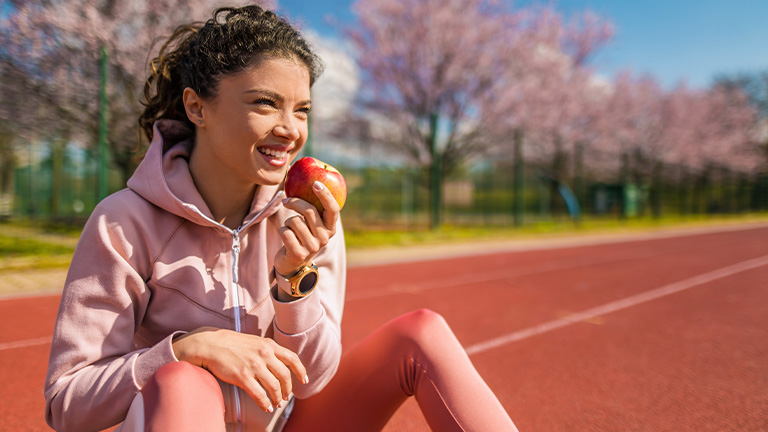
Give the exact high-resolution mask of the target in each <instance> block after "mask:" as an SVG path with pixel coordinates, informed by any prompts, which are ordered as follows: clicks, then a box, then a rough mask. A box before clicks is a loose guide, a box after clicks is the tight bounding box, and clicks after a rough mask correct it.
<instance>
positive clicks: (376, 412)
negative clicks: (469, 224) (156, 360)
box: [142, 309, 517, 432]
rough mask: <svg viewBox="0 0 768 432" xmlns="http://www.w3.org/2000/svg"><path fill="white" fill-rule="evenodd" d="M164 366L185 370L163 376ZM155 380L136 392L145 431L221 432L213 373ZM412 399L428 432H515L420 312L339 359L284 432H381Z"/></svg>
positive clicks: (428, 314)
mask: <svg viewBox="0 0 768 432" xmlns="http://www.w3.org/2000/svg"><path fill="white" fill-rule="evenodd" d="M172 365H176V366H172ZM169 367H170V368H176V369H179V368H184V369H189V370H191V371H190V373H188V374H173V373H169V374H166V373H165V372H166V369H169ZM155 375H156V377H153V380H151V381H150V384H148V385H147V386H145V388H144V389H142V395H143V397H144V405H145V413H146V414H145V415H146V423H145V424H146V430H147V431H153V430H185V431H195V430H199V431H212V430H223V428H224V421H223V417H224V416H223V412H224V403H223V399H222V396H221V391H220V389H219V386H218V384H217V382H216V380H215V379H214V378H213V376H212V375H210V374H209V373H208V372H206V371H204V370H203V369H200V368H194V367H191V368H187V367H186V366H183V365H181V366H180V365H179V364H178V363H173V364H171V365H167V366H165V367H163V368H161V369H160V371H158V373H157V374H155ZM190 375H193V376H194V377H192V378H191V377H190ZM167 376H171V377H173V376H181V377H183V379H174V378H170V379H168V378H166V377H167ZM197 377H199V378H200V380H203V381H207V382H206V383H195V385H198V387H197V388H196V390H195V391H194V393H192V394H195V398H185V399H192V400H189V402H185V403H183V404H179V403H178V402H179V399H178V398H179V397H180V396H182V395H184V394H187V395H188V394H190V392H189V391H188V388H189V384H190V382H189V380H190V379H193V380H197ZM155 378H157V379H155ZM199 386H202V387H204V388H206V389H210V390H211V391H210V392H208V391H200V387H199ZM206 394H207V396H206ZM410 396H415V397H416V401H417V402H418V404H419V407H420V408H421V410H422V413H423V414H424V418H426V420H427V422H428V423H429V426H430V428H431V429H432V430H434V431H478V432H479V431H517V428H516V427H515V425H514V424H513V423H512V420H511V419H510V418H509V416H508V415H507V413H506V411H504V408H503V407H502V405H501V403H500V402H499V401H498V399H497V398H496V396H495V395H494V394H493V392H492V391H491V389H490V388H488V385H486V383H485V382H484V381H483V379H482V378H481V377H480V375H479V374H478V373H477V371H476V370H475V368H474V366H473V365H472V363H471V362H470V360H469V357H468V356H467V354H466V352H465V351H464V349H463V348H462V347H461V344H460V343H459V341H458V339H456V336H455V335H454V334H453V332H452V331H451V329H450V327H448V324H447V323H446V322H445V320H444V319H443V318H442V317H441V316H440V315H438V314H436V313H434V312H432V311H429V310H426V309H420V310H417V311H415V312H411V313H409V314H406V315H403V316H400V317H398V318H396V319H394V320H392V321H390V322H389V323H387V324H385V325H384V326H382V327H380V328H379V329H378V330H376V331H375V332H373V333H372V334H371V335H369V336H368V337H366V338H365V339H364V340H363V341H361V342H360V343H359V344H357V345H356V346H354V347H353V348H352V349H351V350H350V351H349V352H347V353H345V354H344V355H343V356H342V358H341V363H340V365H339V370H338V372H337V373H336V375H335V376H334V378H333V379H332V380H331V382H330V383H329V384H328V385H327V386H326V388H325V389H323V391H321V392H320V393H319V394H317V395H315V396H312V397H310V398H308V399H304V400H296V402H295V406H294V409H293V413H292V414H291V417H290V419H289V420H288V423H287V425H286V426H285V429H284V432H302V431H310V430H329V431H330V430H332V431H338V432H343V431H356V432H360V431H379V430H381V429H382V428H383V427H384V425H385V424H386V423H387V421H388V420H389V419H390V417H391V416H392V415H393V414H394V412H395V411H396V410H397V408H398V407H399V406H400V405H401V404H402V403H403V402H405V400H406V399H407V398H408V397H410ZM207 398H210V400H207ZM212 407H215V409H211V408H212ZM219 407H220V408H219Z"/></svg>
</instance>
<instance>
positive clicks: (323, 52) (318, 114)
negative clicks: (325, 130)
mask: <svg viewBox="0 0 768 432" xmlns="http://www.w3.org/2000/svg"><path fill="white" fill-rule="evenodd" d="M305 36H306V37H307V39H308V41H309V42H310V43H311V44H312V46H313V47H314V48H315V52H316V53H317V55H319V56H320V58H321V59H322V60H323V62H324V63H325V72H323V74H322V75H321V76H320V78H319V79H318V80H317V82H316V83H315V85H314V86H313V87H312V115H313V117H314V119H316V120H317V121H339V120H343V118H344V117H346V115H347V114H346V113H347V112H348V111H349V109H350V108H351V106H352V103H353V101H354V99H355V96H356V94H357V91H358V89H359V88H360V71H359V69H358V67H357V62H356V60H355V58H354V56H353V54H352V48H351V46H350V45H349V42H347V41H343V40H338V39H330V38H325V37H322V36H320V35H318V34H317V33H314V32H312V31H306V32H305Z"/></svg>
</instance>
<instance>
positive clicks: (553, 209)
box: [0, 143, 768, 228]
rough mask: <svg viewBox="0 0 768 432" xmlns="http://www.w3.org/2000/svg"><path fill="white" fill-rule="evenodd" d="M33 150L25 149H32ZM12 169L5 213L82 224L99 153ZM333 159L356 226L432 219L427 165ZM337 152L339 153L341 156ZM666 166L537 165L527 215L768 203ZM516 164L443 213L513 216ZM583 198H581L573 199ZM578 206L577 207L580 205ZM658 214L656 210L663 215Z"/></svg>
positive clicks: (736, 208)
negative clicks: (622, 176)
mask: <svg viewBox="0 0 768 432" xmlns="http://www.w3.org/2000/svg"><path fill="white" fill-rule="evenodd" d="M25 153H26V154H25ZM16 159H17V160H16V163H15V168H13V172H12V175H11V176H4V177H6V179H5V180H3V184H2V185H0V186H1V187H0V191H2V195H0V216H2V218H4V219H9V218H10V219H22V220H35V221H56V222H62V223H65V224H72V225H77V224H82V223H83V222H84V221H85V219H87V217H88V215H89V214H90V212H91V211H92V209H93V208H94V206H95V205H96V203H97V202H98V200H99V196H98V183H99V178H98V172H99V170H98V162H97V159H96V158H95V157H94V155H93V154H91V152H89V151H88V150H85V149H82V148H80V147H75V146H66V147H58V148H57V147H54V146H52V145H44V144H39V143H38V144H31V145H29V146H28V147H27V148H26V149H25V151H23V152H21V153H19V154H17V156H16ZM332 159H333V158H332V157H331V160H327V162H329V163H332V164H334V165H336V166H337V168H339V169H340V170H341V171H342V172H343V173H344V175H345V178H346V180H347V183H348V187H349V194H348V199H347V205H346V207H345V209H344V219H345V224H346V225H347V226H348V227H356V228H415V227H425V226H428V225H429V193H430V192H429V189H428V185H429V181H428V180H429V178H428V170H427V169H424V168H417V167H408V166H394V167H392V166H374V165H370V166H362V167H361V166H347V165H344V162H343V161H338V162H337V161H334V160H332ZM334 162H336V163H334ZM686 172H687V171H686V170H684V169H681V167H668V168H667V169H666V170H665V171H664V174H663V175H662V176H661V178H660V179H659V180H658V182H657V183H656V184H655V185H649V184H643V183H636V184H629V183H622V182H620V181H619V180H618V178H619V176H618V175H617V176H616V180H615V181H611V180H610V179H608V180H606V179H605V178H602V179H599V180H598V179H596V178H590V177H588V176H587V177H585V178H583V179H580V181H570V182H562V183H559V184H555V183H553V181H552V180H551V179H548V178H547V177H545V176H543V175H541V174H540V171H539V170H538V169H537V168H536V167H535V166H527V167H526V169H525V176H524V187H523V188H522V192H521V193H522V194H523V204H524V205H523V212H522V215H520V217H521V219H520V220H522V221H523V223H528V224H530V223H536V222H539V221H547V220H552V219H558V218H568V217H575V216H576V214H578V215H579V216H580V217H592V216H603V217H605V216H615V217H643V216H650V215H651V214H652V213H660V214H661V215H664V214H668V215H669V214H675V215H677V214H686V213H690V214H718V213H720V214H722V213H738V212H751V211H764V210H768V177H766V176H757V177H755V176H752V177H746V176H738V175H736V174H733V173H730V174H729V173H727V172H723V171H717V170H713V171H712V172H709V173H705V174H706V175H699V176H695V177H694V176H686V175H685V174H684V173H686ZM108 173H109V175H108V178H107V185H108V190H109V191H112V192H114V191H116V190H119V189H121V188H123V187H124V179H123V178H122V176H121V175H120V172H119V171H118V170H117V169H110V170H108ZM514 191H515V188H514V178H513V169H512V164H511V163H509V162H503V161H484V162H480V163H477V164H474V165H473V166H472V167H468V168H466V169H464V170H462V171H461V173H459V174H454V175H451V176H450V178H447V179H446V180H445V181H444V183H443V199H444V201H443V207H442V209H443V216H442V220H443V222H444V223H446V224H452V225H473V224H482V225H512V224H513V223H514V211H513V208H514V193H515V192H514ZM574 206H576V207H574ZM575 212H578V213H575ZM657 216H658V215H657Z"/></svg>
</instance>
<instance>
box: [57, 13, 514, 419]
mask: <svg viewBox="0 0 768 432" xmlns="http://www.w3.org/2000/svg"><path fill="white" fill-rule="evenodd" d="M320 72H321V65H320V61H319V59H318V58H317V57H316V56H315V54H313V52H312V51H311V50H310V48H309V46H308V45H307V43H306V42H305V41H304V39H303V38H302V37H301V35H300V34H299V33H298V32H297V31H296V30H295V29H294V28H292V27H291V26H290V25H289V24H288V23H286V22H285V21H284V20H282V19H280V18H278V17H277V16H276V15H274V14H273V13H271V12H268V11H264V10H262V9H260V8H259V7H256V6H247V7H242V8H222V9H219V10H217V11H215V12H214V15H213V18H212V19H210V20H209V21H207V22H206V23H205V24H203V25H200V24H195V25H188V26H183V27H180V28H179V29H177V30H176V32H175V33H174V34H173V35H172V36H171V38H170V39H169V40H168V41H167V42H166V44H165V45H164V46H163V47H162V49H161V51H160V54H159V56H158V57H157V58H155V59H154V60H153V61H152V75H151V76H150V77H149V79H148V81H147V84H146V86H145V89H144V96H145V106H146V109H145V111H144V113H143V114H142V116H141V118H140V120H139V122H140V125H141V126H142V128H143V130H144V132H145V134H146V135H147V137H148V138H149V139H150V140H151V144H150V146H149V149H148V151H147V154H146V156H145V157H144V159H143V161H142V162H141V164H140V166H139V167H138V168H137V170H136V172H135V173H134V175H133V176H132V177H131V179H130V180H129V182H128V187H127V188H126V189H124V190H122V191H120V192H117V193H115V194H113V195H111V196H110V197H108V198H106V199H105V200H103V201H102V202H101V203H100V204H99V205H98V206H97V208H96V209H95V210H94V212H93V214H92V215H91V217H90V219H89V221H88V223H87V224H86V226H85V228H84V230H83V233H82V236H81V238H80V242H79V244H78V246H77V250H76V251H75V255H74V257H73V260H72V265H71V267H70V271H69V274H68V276H67V281H66V286H65V288H64V292H63V295H62V299H61V306H60V309H59V315H58V318H57V321H56V328H55V333H54V338H53V343H52V347H51V356H50V363H49V370H48V376H47V379H46V385H45V397H46V401H47V407H46V408H47V410H46V420H47V421H48V424H50V425H51V426H52V427H53V428H54V429H56V430H59V431H79V432H83V431H95V430H101V429H104V428H108V427H110V426H113V425H116V424H120V426H119V428H120V430H121V431H133V430H151V431H206V432H211V431H224V430H247V431H279V430H284V431H287V432H288V431H358V432H359V431H375V430H380V429H381V428H382V427H383V426H384V424H385V423H386V422H387V420H388V419H389V418H390V416H391V415H392V414H393V413H394V412H395V410H396V409H397V407H399V406H400V405H401V404H402V403H403V402H404V401H405V400H406V398H408V397H409V396H415V397H416V399H417V400H418V402H419V405H420V406H421V408H422V410H423V412H424V415H425V417H426V419H427V421H428V422H429V424H430V426H431V427H432V428H433V429H434V430H436V431H454V430H456V431H513V430H516V429H515V426H514V424H513V423H512V421H511V420H510V418H509V416H508V415H507V414H506V412H505V411H504V409H503V407H502V406H501V404H500V403H499V401H498V400H497V399H496V397H495V396H494V395H493V393H492V392H491V390H490V389H489V388H488V386H487V385H486V384H485V382H484V381H483V380H482V378H481V377H480V376H479V375H478V373H477V371H476V370H475V369H474V367H473V366H472V364H471V362H470V360H469V358H468V357H467V355H466V353H465V352H464V350H463V349H462V347H461V345H460V344H459V342H458V340H457V339H456V337H455V336H454V334H453V333H452V331H451V330H450V328H449V327H448V325H447V324H446V322H445V321H444V320H443V319H442V318H441V317H440V316H439V315H437V314H435V313H434V312H431V311H428V310H419V311H416V312H413V313H410V314H407V315H405V316H402V317H399V318H396V319H395V320H393V321H391V322H390V323H388V324H386V325H384V326H383V327H382V328H380V329H379V330H377V331H376V332H374V333H373V334H372V335H370V336H369V337H368V338H366V339H365V340H363V341H362V342H361V343H359V344H358V345H357V346H355V347H353V348H351V349H350V350H349V351H348V352H347V353H346V354H345V355H344V356H342V355H341V353H342V349H341V338H340V323H341V315H342V310H343V304H344V290H345V271H346V269H345V255H344V239H343V232H342V229H341V223H340V220H339V207H338V205H337V204H336V202H335V200H334V199H333V197H332V196H331V194H330V192H329V191H328V190H327V189H325V188H324V187H323V186H322V184H319V183H317V184H315V185H314V191H315V194H316V195H317V196H318V198H319V199H320V200H321V202H322V203H323V205H324V207H325V210H324V211H323V213H322V214H320V213H318V211H317V210H316V209H315V208H314V207H313V206H312V205H311V204H309V203H307V202H305V201H303V200H300V199H296V198H290V199H286V198H285V194H284V192H283V191H282V190H281V183H282V181H283V179H284V177H285V173H286V170H287V167H288V165H289V163H290V162H291V161H292V160H293V159H294V158H295V157H296V155H297V154H298V153H299V151H300V150H301V148H302V146H303V145H304V142H305V141H306V139H307V116H308V113H309V110H310V108H311V101H310V87H311V86H312V84H313V83H314V81H315V79H316V78H317V76H318V75H319V73H320Z"/></svg>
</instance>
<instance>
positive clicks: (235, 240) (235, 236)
mask: <svg viewBox="0 0 768 432" xmlns="http://www.w3.org/2000/svg"><path fill="white" fill-rule="evenodd" d="M241 229H243V226H242V225H241V226H240V227H239V228H238V229H236V230H235V231H232V285H233V289H232V306H233V310H234V311H235V331H236V332H238V333H240V332H241V331H242V327H241V324H240V288H239V287H238V285H237V281H238V277H237V273H238V271H237V270H238V269H237V266H238V264H239V261H240V230H241ZM233 388H234V390H235V418H236V419H237V423H238V424H240V422H242V413H241V409H240V389H238V388H237V386H234V387H233Z"/></svg>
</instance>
